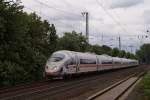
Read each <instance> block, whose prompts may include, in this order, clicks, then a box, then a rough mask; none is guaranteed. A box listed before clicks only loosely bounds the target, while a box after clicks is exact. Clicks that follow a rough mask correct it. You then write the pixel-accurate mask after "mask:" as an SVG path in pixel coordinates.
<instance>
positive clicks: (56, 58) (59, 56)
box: [48, 53, 65, 62]
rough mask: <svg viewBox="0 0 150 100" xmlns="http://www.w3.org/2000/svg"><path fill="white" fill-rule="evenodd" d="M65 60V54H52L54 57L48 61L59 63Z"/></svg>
mask: <svg viewBox="0 0 150 100" xmlns="http://www.w3.org/2000/svg"><path fill="white" fill-rule="evenodd" d="M64 58H65V55H64V54H60V53H55V54H52V56H51V57H50V59H49V60H48V61H49V62H59V61H61V60H63V59H64Z"/></svg>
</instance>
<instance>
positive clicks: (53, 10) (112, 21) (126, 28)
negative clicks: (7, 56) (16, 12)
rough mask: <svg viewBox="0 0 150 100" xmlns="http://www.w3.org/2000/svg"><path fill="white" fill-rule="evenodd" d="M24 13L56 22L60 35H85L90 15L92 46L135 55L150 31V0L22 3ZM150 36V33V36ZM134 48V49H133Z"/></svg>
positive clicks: (37, 0) (26, 0)
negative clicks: (119, 40)
mask: <svg viewBox="0 0 150 100" xmlns="http://www.w3.org/2000/svg"><path fill="white" fill-rule="evenodd" d="M21 1H22V5H24V6H25V8H24V10H25V11H27V12H29V13H30V12H33V11H35V12H36V13H37V14H38V15H40V16H41V17H42V19H46V20H48V21H49V23H54V24H55V26H56V29H57V33H58V35H59V36H62V35H63V32H66V31H72V30H75V31H77V32H82V33H83V35H85V17H84V16H82V14H81V12H85V11H86V12H88V13H89V31H90V32H89V33H90V43H91V44H99V45H103V44H104V45H108V46H111V47H118V44H119V43H118V37H119V36H120V37H121V44H122V49H124V50H127V51H132V52H135V50H136V49H138V48H139V47H140V45H142V44H143V43H148V42H150V35H148V36H149V38H145V36H146V34H147V32H146V31H147V30H148V29H150V0H21ZM149 34H150V33H149ZM132 46H133V47H132ZM131 49H132V50H131Z"/></svg>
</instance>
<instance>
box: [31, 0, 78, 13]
mask: <svg viewBox="0 0 150 100" xmlns="http://www.w3.org/2000/svg"><path fill="white" fill-rule="evenodd" d="M34 1H35V2H37V3H39V4H41V5H44V6H46V7H48V8H51V9H54V10H57V11H59V12H62V13H66V14H71V15H75V16H81V15H80V14H76V13H72V12H69V11H66V10H62V9H59V8H56V7H53V6H50V5H48V4H46V3H44V2H41V1H40V0H34Z"/></svg>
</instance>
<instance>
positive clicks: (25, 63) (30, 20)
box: [0, 0, 135, 86]
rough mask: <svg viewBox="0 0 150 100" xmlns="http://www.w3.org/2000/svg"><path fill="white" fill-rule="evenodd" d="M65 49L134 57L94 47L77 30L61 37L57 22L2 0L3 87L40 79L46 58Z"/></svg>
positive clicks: (0, 75)
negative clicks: (57, 31) (51, 22)
mask: <svg viewBox="0 0 150 100" xmlns="http://www.w3.org/2000/svg"><path fill="white" fill-rule="evenodd" d="M62 49H67V50H73V51H80V52H94V53H96V54H104V53H105V54H108V55H112V56H119V57H126V58H135V56H134V55H133V54H131V53H127V52H125V51H119V50H118V49H117V48H114V49H111V48H110V47H108V46H98V45H94V46H92V45H90V44H88V43H87V42H86V38H85V37H84V36H82V35H81V34H80V33H76V32H75V31H73V32H66V33H64V36H63V37H60V38H59V37H58V36H57V34H56V29H55V26H54V24H49V23H48V21H46V20H42V19H41V18H40V17H39V16H37V15H36V14H35V13H31V14H28V13H26V12H24V11H23V6H21V5H20V4H19V3H16V2H13V1H12V0H10V1H8V0H0V86H11V85H15V84H18V83H24V82H31V81H36V80H41V79H42V78H43V71H44V65H45V62H46V60H47V58H48V57H49V56H50V55H51V53H53V52H54V51H56V50H62Z"/></svg>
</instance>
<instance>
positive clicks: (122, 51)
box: [119, 50, 126, 58]
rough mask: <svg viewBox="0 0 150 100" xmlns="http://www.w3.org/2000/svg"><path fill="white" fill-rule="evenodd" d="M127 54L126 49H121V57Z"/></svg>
mask: <svg viewBox="0 0 150 100" xmlns="http://www.w3.org/2000/svg"><path fill="white" fill-rule="evenodd" d="M125 55H126V52H125V51H124V50H121V51H120V52H119V57H122V58H123V57H125Z"/></svg>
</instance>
